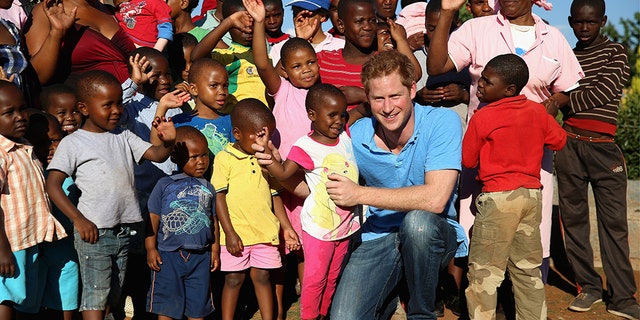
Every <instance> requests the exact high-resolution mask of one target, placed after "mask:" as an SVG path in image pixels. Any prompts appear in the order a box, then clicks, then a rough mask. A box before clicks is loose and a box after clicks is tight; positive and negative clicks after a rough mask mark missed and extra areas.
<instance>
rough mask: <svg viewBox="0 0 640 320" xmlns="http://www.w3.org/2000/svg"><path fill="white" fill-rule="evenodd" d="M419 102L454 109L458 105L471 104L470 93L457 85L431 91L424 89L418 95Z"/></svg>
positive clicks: (453, 84)
mask: <svg viewBox="0 0 640 320" xmlns="http://www.w3.org/2000/svg"><path fill="white" fill-rule="evenodd" d="M416 98H417V101H418V102H420V103H422V104H429V105H434V106H442V107H452V106H454V105H456V104H458V103H468V102H469V92H468V91H467V90H464V88H463V87H462V86H460V85H459V84H457V83H449V84H447V85H445V86H443V87H437V88H435V89H429V88H427V87H424V88H422V89H420V90H418V92H417V93H416Z"/></svg>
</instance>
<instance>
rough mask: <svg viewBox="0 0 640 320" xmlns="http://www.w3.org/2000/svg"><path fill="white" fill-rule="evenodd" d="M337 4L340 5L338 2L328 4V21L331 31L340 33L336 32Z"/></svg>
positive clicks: (332, 1)
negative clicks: (331, 26)
mask: <svg viewBox="0 0 640 320" xmlns="http://www.w3.org/2000/svg"><path fill="white" fill-rule="evenodd" d="M338 3H340V0H331V2H330V3H329V19H331V25H333V29H334V31H336V32H340V30H338ZM340 34H342V33H340Z"/></svg>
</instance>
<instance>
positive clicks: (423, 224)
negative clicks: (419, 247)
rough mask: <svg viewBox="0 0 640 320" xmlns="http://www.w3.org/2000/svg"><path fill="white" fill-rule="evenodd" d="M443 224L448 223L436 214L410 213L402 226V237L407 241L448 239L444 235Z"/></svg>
mask: <svg viewBox="0 0 640 320" xmlns="http://www.w3.org/2000/svg"><path fill="white" fill-rule="evenodd" d="M443 223H445V224H446V223H447V221H446V219H445V218H444V217H442V216H440V215H437V214H435V213H432V212H428V211H421V210H413V211H409V212H407V215H406V216H405V217H404V219H403V220H402V224H401V225H400V235H401V237H402V238H405V239H407V240H410V239H414V238H416V239H426V240H443V239H447V237H446V235H445V234H442V231H443V230H442V227H443Z"/></svg>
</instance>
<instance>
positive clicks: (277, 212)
mask: <svg viewBox="0 0 640 320" xmlns="http://www.w3.org/2000/svg"><path fill="white" fill-rule="evenodd" d="M231 122H232V124H233V135H234V137H235V139H236V142H235V143H229V144H228V145H227V146H226V147H225V149H224V151H222V152H220V153H219V154H218V155H217V156H216V160H215V162H214V163H213V168H214V169H213V178H212V180H211V181H212V183H213V186H214V187H215V189H216V215H217V217H218V220H219V221H220V227H221V228H222V230H220V245H221V248H220V270H222V271H223V272H225V283H224V288H223V289H222V319H225V320H230V319H233V315H234V312H235V309H236V303H237V300H238V295H239V293H240V288H241V287H242V283H243V282H244V279H245V274H246V271H247V269H250V272H249V274H250V276H251V280H252V281H253V286H254V287H255V292H256V297H257V300H258V306H259V308H260V314H261V316H262V319H273V314H274V312H273V311H274V309H273V295H272V289H271V281H270V279H269V278H270V276H269V271H270V270H272V269H277V268H280V267H281V266H282V262H281V260H280V253H279V252H278V244H279V232H280V229H281V228H282V232H283V238H284V239H285V243H286V244H287V246H288V247H289V249H291V250H293V249H298V248H299V243H300V242H299V240H298V236H297V234H296V233H295V231H293V228H292V227H291V224H290V223H289V219H288V218H287V215H286V213H285V212H284V207H283V206H282V200H281V199H280V197H279V196H278V193H277V191H276V190H274V187H273V183H272V182H273V181H272V180H270V179H269V178H268V174H267V173H265V172H263V171H262V170H261V168H260V165H259V164H258V161H257V160H256V158H255V157H254V151H253V149H252V147H251V145H252V144H253V143H255V142H256V137H261V136H263V135H264V134H266V132H273V130H274V128H275V119H274V117H273V114H271V111H270V110H269V109H268V108H267V107H266V106H265V105H264V104H263V103H262V102H260V101H259V100H257V99H245V100H242V101H240V102H239V103H238V105H237V106H236V108H234V109H233V112H232V113H231Z"/></svg>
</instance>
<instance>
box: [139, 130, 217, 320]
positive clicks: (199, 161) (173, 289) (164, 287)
mask: <svg viewBox="0 0 640 320" xmlns="http://www.w3.org/2000/svg"><path fill="white" fill-rule="evenodd" d="M171 160H172V161H173V162H175V163H176V164H177V165H178V172H179V173H176V174H174V175H172V176H170V177H164V178H162V179H160V181H158V183H157V184H156V186H155V188H154V189H153V192H152V193H151V196H150V197H149V214H150V216H151V226H152V229H153V233H152V234H151V235H150V236H148V237H147V238H146V240H145V247H146V248H147V264H148V265H149V268H151V270H153V272H152V275H151V279H152V280H151V281H152V283H151V288H150V290H149V296H148V299H147V310H148V311H149V312H152V313H155V314H157V315H158V319H159V320H170V319H182V318H183V317H184V316H186V317H188V319H190V320H194V319H204V317H205V316H207V315H209V314H210V313H211V312H213V302H212V299H211V298H212V297H211V289H210V282H209V277H210V272H213V271H215V270H216V269H217V268H218V267H219V264H220V244H219V243H218V241H215V238H214V235H217V234H218V231H217V230H218V222H217V220H216V218H215V212H214V209H215V208H214V205H215V191H214V190H213V186H212V185H211V183H209V181H207V180H205V179H203V178H202V177H203V175H204V173H205V172H206V171H207V169H208V168H209V149H208V148H207V139H205V137H204V135H202V133H200V131H198V129H196V128H193V127H188V126H187V127H180V128H176V147H175V148H174V150H173V153H172V154H171Z"/></svg>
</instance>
